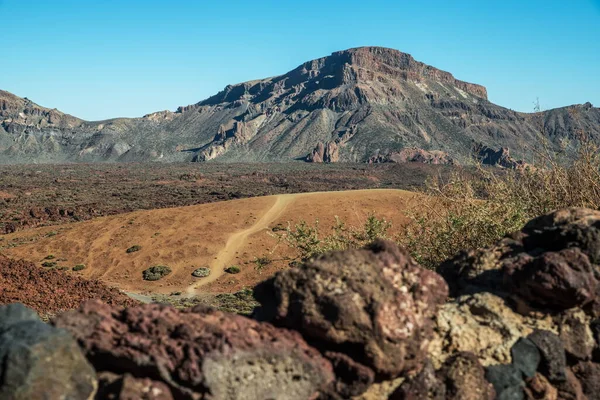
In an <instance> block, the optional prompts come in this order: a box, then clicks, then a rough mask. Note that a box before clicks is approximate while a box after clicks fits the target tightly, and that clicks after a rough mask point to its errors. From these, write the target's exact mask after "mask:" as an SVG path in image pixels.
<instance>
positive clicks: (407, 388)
mask: <svg viewBox="0 0 600 400" xmlns="http://www.w3.org/2000/svg"><path fill="white" fill-rule="evenodd" d="M493 398H495V392H494V389H493V387H492V385H491V384H490V383H489V382H488V381H487V380H486V379H485V371H484V369H483V367H482V366H481V364H480V363H479V361H478V359H477V357H476V356H475V355H473V354H471V353H458V354H456V355H454V356H452V357H451V358H449V359H448V360H447V361H446V362H445V364H444V365H443V367H442V368H441V369H440V370H439V371H437V372H435V371H434V369H433V365H432V364H431V363H427V364H426V365H425V367H424V368H423V369H422V370H421V372H419V374H417V375H416V377H414V378H413V379H410V380H408V381H406V382H405V383H403V384H402V386H400V388H398V389H397V390H396V392H394V393H393V394H392V395H391V396H390V398H389V400H429V399H432V400H433V399H435V400H444V399H448V400H462V399H464V400H489V399H493Z"/></svg>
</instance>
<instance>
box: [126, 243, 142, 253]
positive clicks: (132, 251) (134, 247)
mask: <svg viewBox="0 0 600 400" xmlns="http://www.w3.org/2000/svg"><path fill="white" fill-rule="evenodd" d="M141 249H142V246H140V245H139V244H136V245H133V246H131V247H130V248H128V249H127V250H125V252H126V253H127V254H129V253H135V252H136V251H140V250H141Z"/></svg>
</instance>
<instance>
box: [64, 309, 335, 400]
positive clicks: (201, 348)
mask: <svg viewBox="0 0 600 400" xmlns="http://www.w3.org/2000/svg"><path fill="white" fill-rule="evenodd" d="M54 324H55V325H56V326H57V327H61V328H64V329H66V330H68V331H69V332H71V333H72V334H73V336H75V337H76V339H77V340H78V342H79V344H80V346H81V347H82V348H83V350H84V352H85V354H86V356H87V357H88V359H89V361H90V362H91V363H92V364H93V365H94V367H95V368H96V370H97V371H100V372H102V373H104V372H110V373H113V374H116V375H122V377H121V378H118V379H113V380H112V383H110V385H111V386H112V387H114V385H115V383H114V382H117V386H118V385H120V386H121V387H124V388H126V389H127V391H128V392H131V391H135V390H136V389H135V388H137V387H146V388H147V387H157V388H159V389H160V388H162V389H160V390H162V391H164V390H166V389H167V388H168V390H169V392H170V393H165V395H164V396H165V397H164V398H165V399H167V398H169V397H168V396H172V397H173V398H200V397H202V396H204V395H205V394H206V393H211V395H212V397H211V398H214V399H268V398H277V399H295V398H306V399H309V398H314V397H315V396H317V395H318V394H319V393H320V392H321V391H325V390H329V389H330V386H331V385H332V384H333V381H334V374H333V370H332V366H331V364H330V363H329V361H327V360H326V359H324V358H323V357H322V356H321V355H320V354H319V352H318V351H316V350H315V349H313V348H312V347H310V346H308V345H307V344H306V342H305V341H304V340H303V339H302V337H301V336H300V335H299V334H298V333H296V332H292V331H289V330H285V329H279V328H275V327H274V326H272V325H270V324H267V323H260V322H256V321H253V320H250V319H248V318H246V317H242V316H239V315H235V314H226V313H223V312H220V311H216V310H213V309H209V308H205V307H202V306H197V307H194V308H191V309H187V310H182V311H180V310H177V309H175V308H172V307H169V306H165V305H160V304H149V305H143V306H138V307H131V308H127V309H122V308H113V307H110V306H108V305H106V304H103V303H100V302H97V301H90V302H87V303H84V304H83V305H82V306H81V308H80V309H79V310H77V311H70V312H67V313H64V314H61V315H60V316H58V317H57V318H56V320H55V321H54ZM127 373H130V374H132V375H133V376H136V377H140V376H141V377H143V378H144V379H146V380H147V381H144V382H140V381H138V380H133V381H132V380H131V379H130V378H128V377H126V376H125V374H127ZM106 382H107V381H101V383H106ZM119 382H121V383H119ZM108 385H109V384H108V383H107V386H108ZM100 390H101V391H109V390H111V389H110V388H109V387H101V388H100ZM119 390H123V389H119ZM140 396H141V394H140Z"/></svg>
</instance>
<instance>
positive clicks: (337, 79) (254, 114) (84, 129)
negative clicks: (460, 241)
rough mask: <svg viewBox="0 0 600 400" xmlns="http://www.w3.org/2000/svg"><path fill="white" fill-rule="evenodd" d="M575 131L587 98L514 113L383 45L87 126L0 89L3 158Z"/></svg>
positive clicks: (336, 156) (348, 151)
mask: <svg viewBox="0 0 600 400" xmlns="http://www.w3.org/2000/svg"><path fill="white" fill-rule="evenodd" d="M515 95H518V94H515ZM582 100H585V99H582ZM583 133H585V134H586V135H588V137H590V138H591V139H593V140H600V109H598V108H594V107H593V106H592V105H591V104H589V103H586V104H583V105H575V106H570V107H565V108H560V109H554V110H549V111H545V112H542V113H537V114H526V113H519V112H515V111H512V110H509V109H506V108H503V107H501V106H498V105H495V104H492V103H491V102H489V101H488V100H487V91H486V88H485V87H483V86H480V85H477V84H473V83H467V82H464V81H460V80H457V79H455V78H454V77H453V76H452V75H451V74H450V73H448V72H444V71H441V70H438V69H436V68H434V67H431V66H428V65H426V64H423V63H421V62H418V61H415V60H414V59H413V58H412V57H411V56H410V55H408V54H405V53H401V52H399V51H397V50H392V49H387V48H381V47H362V48H355V49H350V50H345V51H340V52H336V53H333V54H332V55H330V56H328V57H324V58H320V59H317V60H313V61H309V62H306V63H304V64H302V65H300V66H299V67H298V68H296V69H294V70H292V71H290V72H288V73H287V74H285V75H281V76H277V77H272V78H267V79H262V80H255V81H249V82H245V83H240V84H236V85H229V86H227V87H226V88H225V89H224V90H223V91H221V92H220V93H218V94H216V95H214V96H212V97H210V98H208V99H206V100H204V101H201V102H199V103H197V104H194V105H189V106H185V107H180V108H179V109H178V110H177V111H175V112H171V111H161V112H156V113H152V114H148V115H146V116H144V117H142V118H132V119H113V120H107V121H97V122H88V121H83V120H81V119H78V118H76V117H73V116H70V115H66V114H64V113H61V112H60V111H57V110H51V109H47V108H44V107H41V106H38V105H37V104H35V103H33V102H31V101H30V100H28V99H22V98H19V97H17V96H14V95H12V94H10V93H8V92H3V91H0V162H3V163H21V162H65V161H68V162H94V161H154V160H161V161H210V160H217V161H226V162H233V161H244V162H254V161H278V162H285V161H291V160H310V161H331V162H335V161H357V162H365V161H368V160H369V159H371V160H372V159H374V158H377V157H379V158H382V157H383V158H385V156H387V155H389V154H390V153H394V152H398V151H400V150H402V149H407V148H416V149H421V150H423V151H442V152H445V153H447V154H448V155H449V157H451V158H453V159H456V160H458V161H459V162H462V161H465V160H466V159H468V158H470V157H471V155H472V154H473V149H474V148H481V147H482V146H487V147H490V148H493V149H497V148H500V147H506V148H509V149H511V151H512V152H513V154H515V155H516V156H517V157H522V158H527V156H528V155H529V153H530V152H531V148H532V146H536V145H539V144H540V143H541V139H540V136H541V135H542V134H543V135H544V136H545V137H546V138H547V139H548V140H549V142H550V143H551V145H553V146H556V148H559V147H560V148H562V149H565V150H566V151H567V152H573V151H574V150H575V149H576V147H577V144H578V141H579V137H580V135H581V134H583Z"/></svg>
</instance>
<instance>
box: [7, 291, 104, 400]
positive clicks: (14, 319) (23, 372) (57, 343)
mask: <svg viewBox="0 0 600 400" xmlns="http://www.w3.org/2000/svg"><path fill="white" fill-rule="evenodd" d="M96 387H97V383H96V375H95V372H94V369H93V368H92V367H91V365H90V364H89V363H88V362H87V360H86V359H85V357H84V356H83V354H82V352H81V350H80V348H79V347H78V346H77V342H75V340H73V338H72V337H71V336H70V335H69V334H68V333H67V332H65V331H63V330H61V329H57V328H54V327H52V326H50V325H47V324H45V323H43V322H42V321H40V319H39V317H38V316H37V314H36V313H35V312H34V311H32V310H30V309H28V308H26V307H25V306H23V305H22V304H18V303H16V304H11V305H8V306H2V307H0V399H14V400H21V399H22V400H30V399H48V400H59V399H61V400H80V399H91V398H93V396H94V393H95V392H96Z"/></svg>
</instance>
